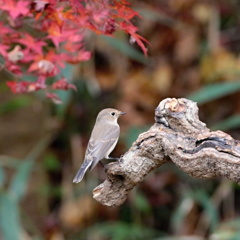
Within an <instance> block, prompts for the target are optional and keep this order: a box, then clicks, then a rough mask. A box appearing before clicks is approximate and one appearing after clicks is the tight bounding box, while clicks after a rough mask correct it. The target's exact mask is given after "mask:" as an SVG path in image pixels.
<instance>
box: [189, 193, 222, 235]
mask: <svg viewBox="0 0 240 240" xmlns="http://www.w3.org/2000/svg"><path fill="white" fill-rule="evenodd" d="M191 195H192V197H193V198H194V200H195V201H196V202H198V203H199V204H201V205H202V207H203V209H204V212H205V214H206V215H207V216H208V218H209V224H210V229H211V231H213V230H214V229H216V227H217V225H218V222H219V216H218V212H217V209H216V208H215V206H214V205H213V204H212V202H211V200H210V198H209V196H208V195H207V194H206V192H205V191H202V190H199V191H196V192H192V193H191Z"/></svg>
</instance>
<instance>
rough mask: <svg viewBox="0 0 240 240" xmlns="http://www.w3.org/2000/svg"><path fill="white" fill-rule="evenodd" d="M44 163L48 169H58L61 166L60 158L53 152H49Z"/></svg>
mask: <svg viewBox="0 0 240 240" xmlns="http://www.w3.org/2000/svg"><path fill="white" fill-rule="evenodd" d="M43 164H44V167H45V168H46V169H47V170H48V171H57V170H59V169H60V167H61V164H60V163H59V161H58V158H57V157H56V156H55V155H54V154H53V153H48V154H47V155H46V157H45V158H44V161H43Z"/></svg>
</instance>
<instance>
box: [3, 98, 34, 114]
mask: <svg viewBox="0 0 240 240" xmlns="http://www.w3.org/2000/svg"><path fill="white" fill-rule="evenodd" d="M31 102H32V100H31V98H30V97H27V96H18V97H14V98H12V99H11V100H9V101H7V102H5V103H2V104H0V114H1V115H2V114H7V113H10V112H13V111H16V110H17V109H19V108H23V107H26V106H29V105H30V104H31Z"/></svg>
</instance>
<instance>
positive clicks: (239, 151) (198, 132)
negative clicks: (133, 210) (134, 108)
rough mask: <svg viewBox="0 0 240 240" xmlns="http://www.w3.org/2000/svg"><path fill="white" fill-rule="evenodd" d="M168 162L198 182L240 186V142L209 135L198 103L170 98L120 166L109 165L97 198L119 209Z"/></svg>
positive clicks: (164, 102)
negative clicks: (219, 181)
mask: <svg viewBox="0 0 240 240" xmlns="http://www.w3.org/2000/svg"><path fill="white" fill-rule="evenodd" d="M168 161H172V162H173V163H175V164H176V165H177V166H178V167H179V168H180V169H181V170H182V171H184V172H185V173H188V174H189V175H191V176H193V177H197V178H214V177H226V178H228V179H230V180H232V181H235V182H237V183H240V141H238V140H235V139H233V138H232V137H231V136H230V135H228V134H226V133H224V132H221V131H214V132H212V131H210V130H209V129H208V128H207V127H206V124H204V123H202V122H201V121H200V120H199V118H198V107H197V104H196V103H194V102H192V101H190V100H187V99H184V98H180V99H175V98H167V99H165V100H163V101H161V102H160V104H159V105H158V107H157V108H156V111H155V124H154V125H153V126H152V127H151V128H150V129H149V130H148V131H147V132H144V133H142V134H140V135H139V137H138V139H137V140H136V141H135V142H134V143H133V145H132V147H131V148H130V149H129V151H128V152H126V153H125V154H124V155H123V157H122V158H121V161H120V162H115V163H110V164H109V165H108V170H107V179H106V180H105V181H104V182H103V183H102V184H100V185H99V186H98V187H96V188H95V189H94V190H93V197H94V198H95V199H96V200H97V201H98V202H100V203H101V204H104V205H107V206H119V205H121V204H122V203H123V202H124V201H125V200H126V198H127V195H128V193H129V191H131V189H133V188H134V186H135V185H136V184H137V183H139V182H140V181H142V180H143V179H144V177H145V176H146V175H147V174H148V173H149V172H150V171H152V170H154V169H156V168H158V167H160V166H161V165H162V164H164V163H166V162H168Z"/></svg>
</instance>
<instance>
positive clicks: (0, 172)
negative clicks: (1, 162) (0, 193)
mask: <svg viewBox="0 0 240 240" xmlns="http://www.w3.org/2000/svg"><path fill="white" fill-rule="evenodd" d="M4 179H5V172H4V170H3V168H2V167H1V166H0V188H1V187H2V186H3V184H4Z"/></svg>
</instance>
